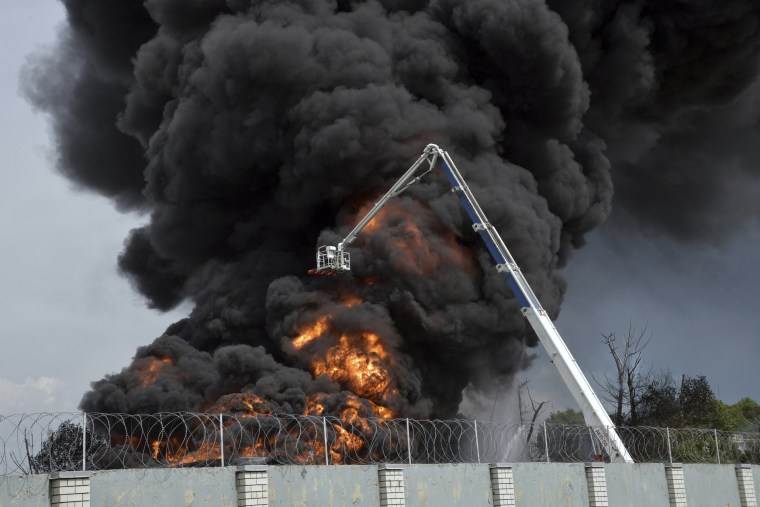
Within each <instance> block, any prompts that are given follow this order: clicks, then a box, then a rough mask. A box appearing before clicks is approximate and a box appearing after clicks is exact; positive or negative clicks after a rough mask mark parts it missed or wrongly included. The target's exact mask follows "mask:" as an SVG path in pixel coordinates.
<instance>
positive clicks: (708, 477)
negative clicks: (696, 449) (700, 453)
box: [683, 465, 757, 507]
mask: <svg viewBox="0 0 760 507" xmlns="http://www.w3.org/2000/svg"><path fill="white" fill-rule="evenodd" d="M683 478H684V482H685V483H686V503H687V504H688V505H694V506H700V505H716V506H721V507H722V506H724V505H730V506H734V507H738V506H740V505H741V499H740V498H739V484H738V483H737V482H736V469H735V468H734V465H684V466H683ZM755 487H757V485H755Z"/></svg>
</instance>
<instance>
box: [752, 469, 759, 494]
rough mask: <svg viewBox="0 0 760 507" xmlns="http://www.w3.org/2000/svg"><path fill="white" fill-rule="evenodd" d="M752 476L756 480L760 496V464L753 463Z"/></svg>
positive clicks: (756, 489)
mask: <svg viewBox="0 0 760 507" xmlns="http://www.w3.org/2000/svg"><path fill="white" fill-rule="evenodd" d="M752 478H753V479H754V481H755V491H757V492H758V497H759V498H760V465H752Z"/></svg>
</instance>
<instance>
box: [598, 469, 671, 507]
mask: <svg viewBox="0 0 760 507" xmlns="http://www.w3.org/2000/svg"><path fill="white" fill-rule="evenodd" d="M604 471H605V474H606V477H607V498H608V499H609V504H610V505H611V506H615V507H641V506H642V505H646V506H647V507H669V506H670V502H669V500H668V481H667V480H666V479H665V467H664V466H663V465H662V464H661V463H635V464H633V465H629V464H624V463H608V464H606V465H605V466H604Z"/></svg>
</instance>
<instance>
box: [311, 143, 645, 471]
mask: <svg viewBox="0 0 760 507" xmlns="http://www.w3.org/2000/svg"><path fill="white" fill-rule="evenodd" d="M436 163H437V164H438V166H439V167H440V168H441V170H442V171H443V173H444V174H445V175H446V178H447V179H448V181H449V183H450V184H451V190H452V192H454V193H455V194H456V195H457V197H458V198H459V201H460V203H461V204H462V206H463V207H464V209H465V211H466V212H467V215H469V217H470V219H471V220H472V228H473V229H474V230H475V231H476V232H477V233H478V234H480V237H481V238H483V241H484V242H485V244H486V247H487V248H488V251H489V252H490V253H491V256H492V257H493V259H494V261H495V267H496V270H497V271H498V272H499V273H501V274H502V275H503V276H504V278H505V279H506V281H507V283H508V284H509V287H510V288H511V289H512V292H513V293H514V295H515V297H516V298H517V300H518V301H519V302H520V305H521V307H522V310H521V311H522V313H523V315H525V317H526V318H527V319H528V322H529V323H530V325H531V327H532V328H533V330H534V331H535V333H536V335H537V336H538V339H539V340H540V341H541V344H542V345H543V346H544V349H545V350H546V352H547V353H548V354H549V357H550V358H551V360H552V362H553V363H554V365H555V366H556V367H557V370H559V373H560V376H561V377H562V380H564V381H565V384H566V385H567V387H568V388H569V389H570V392H571V393H572V394H573V397H574V398H575V400H576V401H577V402H578V405H579V406H580V408H581V411H582V412H583V418H584V419H585V421H586V424H587V425H589V426H590V427H592V429H593V432H594V434H595V436H596V437H597V439H598V440H599V441H600V442H601V443H602V446H603V447H604V449H605V451H606V453H607V455H608V456H609V458H610V461H612V462H626V463H633V459H632V458H631V455H630V454H629V452H628V450H627V449H626V448H625V445H624V444H623V441H622V440H621V439H620V436H619V435H618V433H617V431H616V430H615V426H614V425H613V423H612V420H611V419H610V417H609V415H608V414H607V411H606V410H605V409H604V406H603V405H602V403H601V402H600V401H599V398H598V397H597V396H596V393H595V392H594V390H593V389H592V387H591V384H589V382H588V380H587V379H586V377H585V375H583V372H582V371H581V369H580V367H579V366H578V363H577V362H576V361H575V358H573V355H572V354H571V353H570V350H569V349H568V348H567V345H566V344H565V342H564V340H563V339H562V337H561V336H560V334H559V332H558V331H557V329H556V328H555V327H554V324H553V323H552V321H551V319H550V318H549V316H548V315H547V313H546V310H544V309H543V308H542V307H541V304H540V303H539V302H538V298H536V295H535V294H534V293H533V290H532V289H531V288H530V285H528V281H527V280H526V279H525V277H524V276H523V274H522V272H521V271H520V268H519V267H518V266H517V263H516V262H515V260H514V258H513V257H512V254H510V253H509V250H508V249H507V246H506V245H505V244H504V241H503V240H502V239H501V236H500V235H499V233H498V232H497V231H496V228H494V226H493V225H491V223H490V222H489V221H488V219H487V218H486V215H485V213H483V210H482V209H481V208H480V205H479V204H478V201H477V200H476V199H475V196H474V195H473V194H472V192H471V191H470V188H469V187H468V186H467V183H465V181H464V178H462V175H461V173H460V172H459V170H458V169H457V167H456V165H455V164H454V161H453V160H451V157H450V156H449V154H448V153H446V152H445V151H444V150H442V149H440V148H439V147H438V146H436V145H434V144H429V145H428V146H427V147H426V148H425V151H424V152H423V153H422V155H421V156H420V158H418V159H417V161H416V162H415V163H414V164H413V165H412V166H411V167H410V168H409V169H408V170H407V171H406V172H405V173H404V175H403V176H402V177H401V178H399V180H398V181H397V182H396V183H395V184H394V185H393V187H391V189H390V190H389V191H388V192H387V193H386V194H385V195H384V196H383V197H382V198H380V200H379V201H377V202H376V203H375V205H374V206H373V207H372V209H371V210H370V211H369V213H367V214H366V215H365V216H364V218H362V219H361V221H360V222H359V223H358V224H356V227H354V228H353V229H352V230H351V232H349V233H348V235H347V236H346V237H345V238H344V239H343V241H341V242H340V243H338V245H337V246H328V245H325V246H320V247H319V248H318V249H317V269H316V270H312V271H310V272H312V273H313V274H327V275H332V274H335V273H338V272H342V271H349V270H350V269H351V258H350V256H349V253H348V252H347V251H345V248H346V247H348V246H349V245H350V244H351V243H353V241H354V240H355V239H356V237H357V236H358V234H359V233H360V232H361V231H362V229H363V228H364V227H365V226H366V225H367V224H368V223H369V221H370V220H372V218H373V217H374V216H375V215H377V213H378V212H379V211H380V209H381V208H382V207H383V206H384V205H385V203H386V202H388V200H389V199H391V198H392V197H395V196H397V195H399V194H400V193H401V192H403V191H404V190H406V189H407V188H409V186H410V185H413V184H414V183H416V182H418V181H419V180H420V178H421V177H422V176H424V175H425V174H427V173H428V172H430V171H431V170H432V169H433V167H434V166H435V165H436ZM420 171H422V173H421V174H419V175H418V176H415V175H416V174H417V173H418V172H420Z"/></svg>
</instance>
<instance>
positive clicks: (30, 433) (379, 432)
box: [0, 412, 760, 478]
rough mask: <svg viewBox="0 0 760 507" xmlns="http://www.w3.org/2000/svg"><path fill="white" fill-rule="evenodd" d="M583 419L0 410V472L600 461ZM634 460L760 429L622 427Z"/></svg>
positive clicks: (735, 450) (729, 440)
mask: <svg viewBox="0 0 760 507" xmlns="http://www.w3.org/2000/svg"><path fill="white" fill-rule="evenodd" d="M594 430H595V428H591V427H587V426H554V425H550V424H540V425H538V424H537V425H526V424H505V423H493V422H485V421H477V420H465V419H452V420H416V419H392V420H373V419H354V420H352V421H347V420H342V419H340V418H337V417H316V416H295V415H259V416H243V415H239V414H238V415H233V414H208V413H190V412H176V413H174V412H173V413H157V414H150V415H144V414H143V415H131V414H104V413H87V414H84V413H76V412H69V413H39V414H15V415H8V416H1V415H0V478H4V477H11V476H24V475H30V474H41V473H48V472H55V471H72V470H91V471H94V470H113V469H135V468H138V469H160V468H180V467H198V466H225V465H240V464H264V463H268V464H303V465H325V464H328V465H337V464H351V465H359V464H378V463H408V464H440V463H494V462H511V463H516V462H535V461H547V462H587V461H595V460H596V461H607V460H608V457H607V456H606V454H605V451H604V449H603V445H602V443H601V442H600V441H599V439H598V436H597V434H598V433H601V434H604V431H606V430H605V429H602V430H601V431H594ZM617 431H618V433H619V435H620V437H621V438H622V440H623V442H624V443H625V446H626V448H627V449H628V451H629V452H630V453H631V455H632V456H633V459H634V461H636V462H649V463H657V462H660V463H668V462H671V463H672V462H680V463H755V464H760V433H739V432H726V431H717V430H712V429H683V428H678V429H673V428H654V427H620V428H617Z"/></svg>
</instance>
